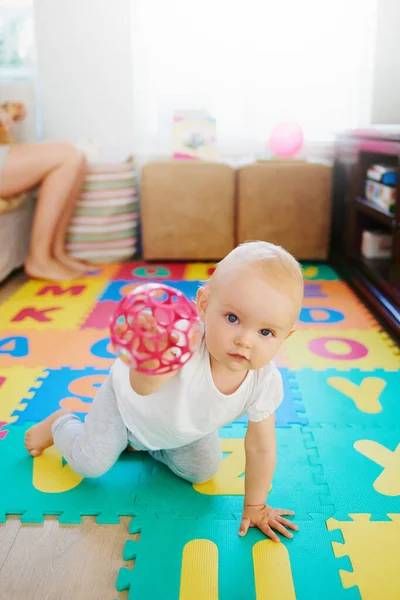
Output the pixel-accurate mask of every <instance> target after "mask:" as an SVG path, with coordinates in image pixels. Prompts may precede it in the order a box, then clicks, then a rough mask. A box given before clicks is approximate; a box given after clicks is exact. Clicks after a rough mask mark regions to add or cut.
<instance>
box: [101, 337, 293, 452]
mask: <svg viewBox="0 0 400 600" xmlns="http://www.w3.org/2000/svg"><path fill="white" fill-rule="evenodd" d="M111 376H112V382H113V387H114V391H115V395H116V398H117V402H118V407H119V410H120V413H121V416H122V419H123V421H124V423H125V425H126V427H127V429H128V430H129V431H130V432H132V434H133V436H134V437H135V438H136V439H137V440H138V441H139V442H140V443H141V444H142V445H143V448H146V449H148V450H159V449H163V450H167V449H169V448H178V447H180V446H185V445H186V444H190V443H191V442H194V441H196V440H198V439H200V438H202V437H204V436H205V435H207V434H209V433H212V432H214V431H217V430H218V429H219V428H220V427H223V426H224V425H230V424H231V423H232V422H233V421H235V419H237V418H238V417H239V416H241V415H242V414H243V413H245V412H246V411H247V414H248V418H249V420H250V421H262V420H263V419H266V418H267V417H269V416H270V415H271V414H272V413H273V412H274V411H275V410H276V409H277V407H278V406H279V404H280V403H281V402H282V399H283V385H282V377H281V374H280V372H279V371H278V369H277V368H276V366H275V364H274V363H273V362H270V363H269V364H268V365H266V366H265V367H264V368H262V369H259V370H258V371H249V372H248V374H247V376H246V378H245V379H244V381H243V383H242V384H241V385H240V387H239V388H238V389H237V390H236V391H235V392H234V393H233V394H228V395H227V394H222V393H221V392H220V391H219V390H218V389H217V388H216V386H215V385H214V382H213V379H212V375H211V368H210V356H209V353H208V350H207V348H206V345H205V343H204V339H203V342H202V343H201V345H200V347H199V349H198V350H197V352H196V353H195V354H194V355H193V356H192V358H191V359H190V360H189V361H188V362H187V363H186V364H185V365H184V366H183V367H182V369H181V370H180V371H179V372H178V373H177V374H176V375H175V376H174V377H172V378H171V379H169V380H168V381H167V382H166V383H165V384H164V385H163V386H162V387H161V388H160V389H159V390H158V391H157V392H154V393H153V394H149V395H147V396H140V395H139V394H137V393H136V392H134V391H133V389H132V387H131V385H130V382H129V368H128V367H127V365H126V364H125V363H124V362H123V361H122V360H120V359H117V360H116V361H115V363H114V365H113V367H112V369H111Z"/></svg>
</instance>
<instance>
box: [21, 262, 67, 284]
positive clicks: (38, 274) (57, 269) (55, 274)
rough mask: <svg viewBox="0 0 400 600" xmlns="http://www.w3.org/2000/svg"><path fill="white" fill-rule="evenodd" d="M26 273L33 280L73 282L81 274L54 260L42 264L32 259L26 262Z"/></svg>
mask: <svg viewBox="0 0 400 600" xmlns="http://www.w3.org/2000/svg"><path fill="white" fill-rule="evenodd" d="M25 273H26V274H27V275H28V276H29V277H31V278H32V279H45V280H50V281H71V280H72V279H76V278H77V277H79V273H78V272H77V271H74V270H72V269H70V268H69V267H66V266H65V265H63V264H61V263H59V262H57V261H56V260H55V259H54V258H51V259H49V260H48V261H47V262H45V263H40V262H38V261H35V260H34V259H32V258H27V260H26V262H25Z"/></svg>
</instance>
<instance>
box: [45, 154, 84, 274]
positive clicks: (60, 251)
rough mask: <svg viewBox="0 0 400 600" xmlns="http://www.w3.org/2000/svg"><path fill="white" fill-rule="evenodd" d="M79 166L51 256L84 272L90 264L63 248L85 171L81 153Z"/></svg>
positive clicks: (58, 226) (59, 223)
mask: <svg viewBox="0 0 400 600" xmlns="http://www.w3.org/2000/svg"><path fill="white" fill-rule="evenodd" d="M81 159H82V160H81V164H80V168H79V170H78V172H77V177H76V180H75V183H74V186H73V189H72V191H71V194H70V196H69V202H68V205H67V207H66V209H65V210H64V212H63V214H62V215H61V219H60V220H59V222H58V225H57V230H56V234H55V237H54V242H53V256H54V258H56V259H57V260H58V261H59V262H61V263H62V264H63V265H65V266H67V267H70V268H71V269H74V270H76V271H80V272H84V271H87V269H88V268H89V267H90V265H89V264H88V263H86V262H84V261H80V260H77V259H75V258H72V257H71V256H69V255H68V254H67V252H66V250H65V242H66V237H67V231H68V226H69V223H70V220H71V217H72V215H73V212H74V208H75V204H76V201H77V199H78V197H79V194H80V192H81V190H82V188H83V184H84V182H85V177H86V173H87V161H86V158H85V157H84V156H83V155H82V157H81Z"/></svg>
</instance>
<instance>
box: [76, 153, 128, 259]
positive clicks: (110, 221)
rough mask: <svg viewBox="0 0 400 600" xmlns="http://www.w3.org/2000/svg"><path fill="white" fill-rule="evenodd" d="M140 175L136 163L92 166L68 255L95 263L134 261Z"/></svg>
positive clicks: (77, 210)
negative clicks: (137, 173)
mask: <svg viewBox="0 0 400 600" xmlns="http://www.w3.org/2000/svg"><path fill="white" fill-rule="evenodd" d="M138 221H139V207H138V192H137V175H136V170H135V167H134V164H133V162H131V161H128V162H126V163H123V164H118V165H91V166H90V167H89V170H88V173H87V176H86V180H85V184H84V188H83V191H82V194H81V196H80V198H79V200H78V202H77V204H76V207H75V212H74V215H73V217H72V219H71V223H70V225H69V229H68V234H67V251H68V253H69V254H70V255H71V256H73V257H75V258H80V259H83V260H88V261H90V262H92V263H110V262H120V261H123V260H127V259H130V258H132V257H133V256H134V255H135V254H136V251H137V241H138Z"/></svg>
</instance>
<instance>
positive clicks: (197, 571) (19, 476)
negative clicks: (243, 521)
mask: <svg viewBox="0 0 400 600" xmlns="http://www.w3.org/2000/svg"><path fill="white" fill-rule="evenodd" d="M212 272H213V265H211V264H208V263H195V264H159V265H155V264H151V265H149V264H145V263H143V262H135V263H125V264H123V265H107V266H104V267H102V266H100V267H99V268H98V269H97V270H96V272H95V273H92V274H91V275H88V276H85V277H82V278H81V279H79V280H77V281H74V282H72V283H69V284H50V283H48V282H40V281H29V282H28V283H26V284H25V285H23V286H22V287H21V288H20V289H19V290H18V291H17V292H16V293H15V294H14V295H13V296H12V297H11V298H10V299H8V300H7V301H6V302H4V303H3V304H2V305H1V306H0V489H1V493H0V521H2V522H4V521H5V520H6V519H7V516H8V515H15V514H16V515H20V518H21V521H23V522H31V523H40V522H42V521H43V520H44V519H45V517H46V515H58V518H59V521H60V522H62V523H66V524H68V523H71V524H72V523H79V522H80V521H81V517H82V516H85V515H95V516H96V518H97V522H98V523H100V524H101V523H117V522H118V521H119V517H120V516H132V520H131V523H130V531H129V534H127V541H126V546H125V549H124V554H123V557H122V556H121V565H122V558H124V559H125V561H132V563H131V564H132V568H127V567H122V568H121V570H120V572H119V575H118V579H117V582H116V586H117V589H118V590H125V589H126V590H128V591H129V599H130V600H218V599H219V600H267V599H268V600H278V599H279V600H294V599H299V600H314V599H315V600H317V599H318V600H320V599H321V598H324V600H341V599H343V600H355V599H360V598H361V599H363V600H375V599H376V600H378V599H379V600H398V599H399V598H400V570H399V565H400V371H399V367H400V358H399V349H398V348H397V347H396V345H395V344H394V342H393V341H392V340H391V339H390V337H389V336H388V335H387V334H385V333H384V332H383V331H382V330H381V327H380V326H379V324H378V323H377V322H376V320H375V319H374V317H373V316H372V314H370V313H369V311H368V310H367V308H366V307H365V306H364V305H363V304H362V302H361V301H360V300H359V299H358V298H357V296H356V295H355V294H354V293H353V292H352V290H351V289H350V287H349V286H348V285H347V284H346V283H345V282H343V281H341V280H340V278H339V276H338V275H337V274H336V273H335V271H334V270H333V269H332V268H331V267H330V266H329V265H304V266H303V273H304V278H305V298H304V303H303V309H302V311H301V314H300V317H299V322H298V331H297V332H296V333H295V334H294V335H293V336H291V337H290V338H289V339H288V340H287V342H286V343H285V345H284V347H283V349H282V351H281V352H280V353H279V355H278V356H277V357H276V364H277V366H278V368H279V369H280V371H281V374H282V378H283V385H284V401H283V403H282V405H281V406H280V407H279V409H278V411H277V413H276V426H277V429H276V435H277V445H278V463H277V468H276V472H275V475H274V478H273V482H272V489H271V491H270V494H269V498H268V502H269V503H270V504H271V505H272V506H276V507H278V506H283V507H286V508H290V509H293V510H294V511H295V513H296V514H295V518H294V520H295V522H296V523H297V524H298V526H299V531H298V532H297V533H296V534H295V535H294V537H293V538H292V539H290V540H287V539H283V540H282V543H281V544H274V543H273V542H271V541H270V540H268V538H266V537H265V536H264V535H263V534H262V533H261V532H260V531H258V530H256V529H251V530H249V533H248V534H247V535H246V536H245V537H244V538H241V537H239V536H238V528H239V524H240V516H241V510H242V504H243V493H244V477H243V472H244V465H245V454H244V445H243V440H244V436H245V434H246V429H247V418H246V416H245V415H244V416H243V417H242V418H240V419H238V420H237V421H236V422H234V423H232V424H231V425H230V426H228V427H225V428H223V429H221V430H220V437H221V444H222V449H223V452H224V460H223V462H222V466H221V469H220V471H219V472H218V473H217V475H216V476H215V477H214V478H213V479H212V480H211V481H209V482H206V483H204V484H199V485H191V484H189V483H187V482H185V481H183V480H181V479H179V478H178V477H175V476H174V475H173V474H172V473H171V472H170V471H169V470H168V469H167V468H166V467H165V466H163V465H161V464H160V463H157V462H156V461H154V460H153V459H151V458H150V457H149V456H148V455H147V453H143V452H141V453H130V452H124V453H123V454H122V455H121V457H120V459H119V460H118V461H117V463H116V464H115V466H114V467H113V468H112V469H111V470H110V471H109V472H108V473H106V474H105V475H104V476H102V477H100V478H98V479H83V478H82V477H81V476H79V475H77V474H76V473H74V472H73V470H72V469H71V468H70V467H69V465H68V464H66V463H65V461H64V460H63V458H62V456H61V455H60V454H59V453H58V451H57V450H56V449H55V448H54V447H51V448H49V449H48V450H46V451H45V452H44V454H43V455H42V456H40V457H37V458H35V459H32V458H31V457H29V456H28V455H27V454H26V451H25V448H24V446H23V439H24V434H25V431H26V429H27V428H29V427H30V426H31V425H32V424H34V423H37V422H38V421H40V420H42V419H43V418H45V417H46V416H47V415H48V414H50V413H51V412H53V411H54V410H56V409H57V408H59V407H64V408H69V409H70V410H73V411H74V412H75V413H76V414H77V415H78V416H80V417H81V418H84V417H85V415H86V414H87V413H88V411H89V410H90V407H91V402H92V400H93V398H94V396H95V394H96V391H97V390H98V388H99V386H101V384H102V382H103V381H104V379H105V378H106V376H107V373H108V370H109V368H110V366H111V365H112V363H113V360H114V359H115V356H114V354H113V350H112V347H111V345H110V341H109V332H108V322H109V318H110V316H111V315H112V313H113V311H114V310H115V307H116V304H117V302H118V301H119V300H120V299H121V298H122V296H123V295H124V294H126V293H127V292H128V291H130V290H131V289H133V288H134V287H135V286H137V285H139V284H140V283H143V282H144V281H160V282H164V283H168V284H170V285H172V286H174V287H176V288H178V289H180V290H181V291H182V292H183V293H185V294H186V295H187V296H188V297H189V298H194V296H195V294H196V290H197V288H198V286H199V285H201V282H202V281H204V280H205V279H207V278H208V277H209V276H210V275H211V274H212ZM128 535H129V537H128ZM155 573H157V576H156V577H155V576H154V574H155Z"/></svg>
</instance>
